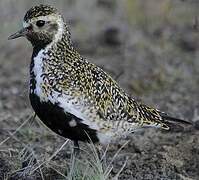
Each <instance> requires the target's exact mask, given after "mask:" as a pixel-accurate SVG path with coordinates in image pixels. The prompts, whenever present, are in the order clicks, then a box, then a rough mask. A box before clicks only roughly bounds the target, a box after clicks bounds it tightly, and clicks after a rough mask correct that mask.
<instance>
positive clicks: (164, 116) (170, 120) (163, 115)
mask: <svg viewBox="0 0 199 180" xmlns="http://www.w3.org/2000/svg"><path fill="white" fill-rule="evenodd" d="M160 115H161V117H162V119H163V120H164V121H166V122H171V123H180V124H187V125H191V124H192V123H191V122H189V121H185V120H183V119H179V118H175V117H171V116H169V115H167V114H165V113H160Z"/></svg>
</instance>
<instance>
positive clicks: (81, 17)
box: [0, 0, 199, 180]
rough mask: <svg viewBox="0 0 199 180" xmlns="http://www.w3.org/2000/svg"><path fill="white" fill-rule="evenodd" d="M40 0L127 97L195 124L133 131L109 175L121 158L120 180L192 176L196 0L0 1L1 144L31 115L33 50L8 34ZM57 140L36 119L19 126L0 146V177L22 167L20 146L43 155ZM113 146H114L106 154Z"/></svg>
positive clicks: (198, 90) (197, 165)
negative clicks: (61, 19)
mask: <svg viewBox="0 0 199 180" xmlns="http://www.w3.org/2000/svg"><path fill="white" fill-rule="evenodd" d="M40 3H44V4H50V5H53V6H55V7H56V8H58V9H59V11H60V12H61V13H62V14H63V16H64V18H65V21H66V22H67V24H69V25H70V29H71V33H72V39H73V43H74V46H75V48H76V49H78V51H79V52H80V53H81V54H82V55H83V56H85V57H87V58H88V60H90V61H91V62H93V63H95V64H97V65H99V66H100V67H101V68H103V69H104V70H105V71H107V72H108V73H109V74H111V75H112V76H113V77H114V78H115V79H116V80H117V81H118V83H119V84H120V85H121V86H122V87H123V88H124V89H125V90H126V91H127V92H128V93H129V94H130V95H132V96H133V97H135V98H137V99H139V100H142V101H143V102H145V103H147V104H149V105H152V106H154V107H157V108H159V109H161V110H162V111H165V112H169V114H171V115H173V116H176V117H179V118H183V119H186V120H188V121H192V122H193V124H194V125H193V127H191V128H185V129H184V130H183V129H180V130H176V131H172V132H170V133H168V132H163V131H158V130H150V129H149V130H148V129H147V131H145V132H142V133H138V134H136V135H132V136H131V137H129V138H128V139H130V143H129V144H128V145H127V146H126V147H125V148H124V150H122V153H123V155H124V156H120V158H118V160H117V161H116V162H115V164H114V169H113V171H112V173H113V174H114V173H116V172H117V171H118V169H119V168H120V167H121V166H122V162H123V159H124V157H128V161H127V165H126V167H125V169H124V170H123V171H122V173H121V175H120V178H121V179H190V180H191V179H199V171H198V169H199V133H198V129H199V101H198V100H199V11H198V9H199V1H198V0H162V1H160V0H150V1H145V0H122V1H119V0H81V1H80V0H59V1H50V0H48V1H47V0H45V1H44V0H43V1H41V0H40V1H39V0H35V1H27V0H0V24H1V27H0V142H2V141H3V140H4V139H6V138H7V137H8V136H10V134H11V133H13V132H14V131H15V130H16V129H17V128H18V127H19V126H20V125H21V124H22V123H23V122H24V121H25V120H26V119H27V118H28V116H29V115H30V114H32V109H31V107H30V104H29V100H28V78H29V73H28V71H29V63H30V58H31V53H32V48H31V45H30V43H28V42H27V40H25V39H18V40H14V41H8V40H7V37H8V36H9V35H10V34H12V33H14V32H16V31H17V30H18V29H20V27H21V26H22V19H23V16H24V14H25V12H26V11H27V10H28V9H29V8H30V7H32V6H33V5H37V4H40ZM63 142H64V139H62V138H60V137H58V136H56V135H55V134H53V133H52V132H50V131H49V130H48V129H47V128H45V127H44V126H43V125H41V123H39V122H38V121H37V120H36V121H34V122H32V123H31V124H28V125H25V127H23V128H22V129H20V131H19V132H17V133H16V134H15V136H14V137H12V138H10V139H9V140H8V141H6V142H5V143H1V144H0V179H1V178H2V179H3V178H6V177H9V176H11V174H13V172H15V171H16V170H17V169H20V168H21V166H22V165H21V163H22V160H21V159H20V156H19V154H20V152H21V151H22V149H23V148H24V147H26V146H28V147H31V148H32V149H33V150H34V152H35V153H36V155H37V156H39V157H40V156H41V157H43V156H49V154H52V152H54V151H55V149H56V147H57V146H59V145H61V144H62V143H63ZM122 143H123V141H122V142H121V144H122ZM121 144H120V145H121ZM115 149H116V150H117V149H118V146H117V145H115V146H113V147H112V149H111V150H110V152H109V154H108V155H109V156H110V157H111V156H112V155H113V152H114V150H115ZM60 153H61V154H60V155H59V156H58V159H59V157H67V153H68V154H70V148H68V150H65V151H64V150H63V152H62V151H61V152H60ZM132 154H133V155H132ZM55 162H56V160H55ZM47 172H48V173H49V170H47ZM51 173H52V172H51ZM52 174H53V173H52ZM55 176H56V175H55ZM13 177H14V176H13ZM49 177H51V175H49ZM52 177H53V176H52ZM52 177H51V179H53V178H52ZM15 178H16V177H15ZM16 179H17V178H16ZM54 179H56V178H54Z"/></svg>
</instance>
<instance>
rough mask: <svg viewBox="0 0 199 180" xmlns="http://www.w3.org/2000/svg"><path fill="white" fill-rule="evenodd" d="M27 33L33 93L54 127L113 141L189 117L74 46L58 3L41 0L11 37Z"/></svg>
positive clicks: (78, 137) (68, 134)
mask: <svg viewBox="0 0 199 180" xmlns="http://www.w3.org/2000/svg"><path fill="white" fill-rule="evenodd" d="M21 36H24V37H26V38H27V39H28V40H29V41H30V42H31V44H32V46H33V54H32V59H31V63H30V87H29V97H30V102H31V105H32V107H33V109H34V111H35V113H36V114H37V116H38V117H39V118H40V120H41V121H42V122H43V123H44V124H45V125H46V126H47V127H48V128H50V129H51V130H53V131H54V132H55V133H57V134H59V135H61V136H63V137H65V138H69V139H71V140H72V141H74V143H75V145H76V146H78V141H89V140H90V139H91V140H92V142H94V143H96V142H99V143H101V144H107V143H110V142H111V141H113V140H116V139H118V138H119V137H121V136H123V135H127V134H129V133H132V132H135V131H136V130H138V129H142V128H144V127H158V128H162V129H166V130H169V129H170V126H171V125H172V123H175V122H179V123H188V122H186V121H184V120H180V119H177V118H173V117H170V116H168V115H167V114H166V113H164V112H161V111H159V110H157V109H154V108H152V107H149V106H147V105H145V104H142V103H140V102H137V101H136V100H134V99H133V98H132V97H130V96H129V95H128V94H127V93H126V92H125V91H124V90H123V89H122V88H121V87H120V86H119V85H118V84H117V83H116V81H115V80H113V79H112V78H111V77H110V76H109V75H108V74H107V73H106V72H104V71H103V70H102V69H101V68H99V67H98V66H96V65H94V64H92V63H90V62H89V61H87V60H86V59H85V58H84V57H82V56H81V55H80V54H79V53H78V52H77V51H76V50H75V49H74V47H73V44H72V41H71V36H70V32H69V28H68V26H67V24H66V23H65V22H64V19H63V17H62V15H61V14H60V13H59V12H58V11H57V9H55V8H53V7H51V6H48V5H38V6H35V7H32V8H31V9H30V10H28V11H27V13H26V14H25V17H24V20H23V28H22V29H21V30H20V31H18V32H16V33H15V34H13V35H11V36H10V37H9V39H15V38H18V37H21Z"/></svg>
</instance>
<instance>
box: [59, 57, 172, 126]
mask: <svg viewBox="0 0 199 180" xmlns="http://www.w3.org/2000/svg"><path fill="white" fill-rule="evenodd" d="M70 69H71V72H70V76H71V77H70V82H69V81H68V78H66V79H65V85H64V86H63V87H64V88H65V91H67V90H68V89H70V88H72V90H71V91H72V92H73V93H74V96H76V97H77V96H80V97H83V98H82V101H85V104H86V105H88V106H86V108H88V109H89V108H90V109H91V111H92V112H93V111H95V112H96V114H97V115H99V116H100V118H101V119H102V120H104V121H106V122H110V121H117V122H128V123H129V124H131V123H132V124H133V123H136V124H137V125H138V126H139V127H143V126H156V127H161V128H164V129H169V127H168V125H167V124H166V123H165V121H164V120H163V118H162V116H161V114H160V112H159V111H158V110H156V109H155V108H151V107H149V106H147V105H144V104H142V103H138V102H137V101H135V100H134V99H133V98H131V97H129V96H128V95H127V94H126V93H125V92H124V90H123V89H122V88H120V86H119V85H118V84H117V83H116V82H115V81H114V80H113V79H112V78H111V77H110V76H109V75H108V74H107V73H105V72H104V71H103V70H102V69H101V68H99V67H97V66H96V65H94V64H92V63H89V62H87V61H85V60H84V61H83V63H82V62H81V61H78V66H77V64H76V66H75V67H70ZM62 89H63V88H62ZM80 99H81V98H80Z"/></svg>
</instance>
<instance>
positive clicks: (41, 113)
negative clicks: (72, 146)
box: [29, 94, 98, 143]
mask: <svg viewBox="0 0 199 180" xmlns="http://www.w3.org/2000/svg"><path fill="white" fill-rule="evenodd" d="M29 97H30V102H31V105H32V107H33V109H34V111H35V113H36V114H37V116H38V117H39V118H40V120H41V121H42V122H43V123H44V124H45V125H46V126H47V127H48V128H50V129H51V130H52V131H54V132H55V133H57V134H59V135H61V136H63V137H65V138H68V139H71V140H73V141H88V142H89V141H90V139H91V140H92V142H94V143H95V142H98V138H97V136H96V130H93V129H90V128H89V127H88V126H87V125H85V124H83V123H81V122H82V120H81V119H79V118H77V117H76V116H74V115H72V114H70V113H65V112H64V110H63V108H61V107H59V104H52V103H51V102H50V101H49V102H41V101H40V99H39V97H38V96H37V95H35V94H30V95H29ZM71 120H75V121H76V122H77V125H76V126H74V127H71V126H70V125H69V122H70V121H71Z"/></svg>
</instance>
